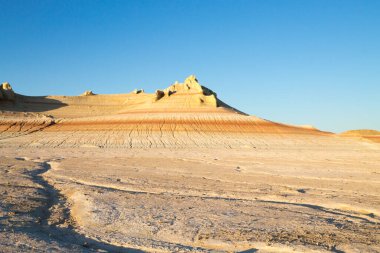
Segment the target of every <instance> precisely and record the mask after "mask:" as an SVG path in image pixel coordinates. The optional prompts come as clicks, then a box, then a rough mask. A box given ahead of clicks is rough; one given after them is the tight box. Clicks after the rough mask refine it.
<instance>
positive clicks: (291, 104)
mask: <svg viewBox="0 0 380 253" xmlns="http://www.w3.org/2000/svg"><path fill="white" fill-rule="evenodd" d="M0 10H1V13H2V18H1V21H0V34H1V39H0V56H1V61H0V81H8V82H10V83H11V84H12V85H13V88H14V89H15V91H16V92H18V93H21V94H26V95H47V94H55V95H59V94H63V95H77V94H80V93H82V92H83V91H84V90H87V89H91V90H93V91H94V92H95V93H128V92H130V91H131V90H133V89H134V88H144V89H145V90H146V91H148V92H153V91H154V90H155V89H158V88H165V87H166V86H169V85H170V84H171V83H172V82H174V81H176V80H178V81H182V80H184V79H185V78H186V76H188V75H190V74H195V75H196V76H197V77H198V79H199V81H200V83H201V84H203V85H205V86H207V87H209V88H211V89H212V90H214V91H215V92H217V93H218V96H219V98H220V99H222V100H223V101H225V102H226V103H228V104H230V105H232V106H234V107H236V108H238V109H240V110H242V111H244V112H247V113H249V114H253V115H256V116H259V117H262V118H265V119H269V120H273V121H278V122H283V123H289V124H311V125H315V126H316V127H318V128H320V129H322V130H327V131H333V132H341V131H344V130H348V129H360V128H370V129H378V130H380V1H377V0H374V1H369V0H368V1H364V0H363V1H359V0H357V1H349V0H339V1H338V0H315V1H313V0H308V1H304V0H293V1H286V0H277V1H274V0H262V1H255V0H249V1H239V0H230V1H223V0H212V1H211V0H210V1H206V0H201V1H196V0H186V1H181V0H172V1H158V0H151V1H143V0H141V1H133V0H130V1H127V0H124V1H112V0H110V1H97V0H88V1H80V0H75V1H70V0H65V1H58V0H57V1H52V0H49V1H44V0H39V1H35V0H34V1H33V0H30V1H26V0H23V1H18V0H7V1H4V0H0Z"/></svg>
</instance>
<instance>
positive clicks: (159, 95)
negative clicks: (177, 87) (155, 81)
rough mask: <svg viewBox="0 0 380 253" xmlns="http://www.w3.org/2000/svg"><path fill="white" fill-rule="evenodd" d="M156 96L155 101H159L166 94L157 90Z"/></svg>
mask: <svg viewBox="0 0 380 253" xmlns="http://www.w3.org/2000/svg"><path fill="white" fill-rule="evenodd" d="M155 95H156V97H155V100H156V101H157V100H160V99H161V98H163V97H164V96H165V92H163V91H162V90H156V93H155Z"/></svg>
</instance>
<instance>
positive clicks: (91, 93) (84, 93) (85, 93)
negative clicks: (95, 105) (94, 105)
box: [81, 90, 95, 96]
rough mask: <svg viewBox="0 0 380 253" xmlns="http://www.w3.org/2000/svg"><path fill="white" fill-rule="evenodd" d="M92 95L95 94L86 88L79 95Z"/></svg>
mask: <svg viewBox="0 0 380 253" xmlns="http://www.w3.org/2000/svg"><path fill="white" fill-rule="evenodd" d="M93 95H95V94H94V93H93V92H92V90H86V91H85V92H83V93H82V94H81V96H93Z"/></svg>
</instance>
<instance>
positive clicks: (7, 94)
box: [0, 82, 15, 101]
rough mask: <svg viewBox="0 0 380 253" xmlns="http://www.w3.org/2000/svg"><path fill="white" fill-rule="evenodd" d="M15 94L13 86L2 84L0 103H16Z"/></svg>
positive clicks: (0, 87) (6, 83)
mask: <svg viewBox="0 0 380 253" xmlns="http://www.w3.org/2000/svg"><path fill="white" fill-rule="evenodd" d="M14 100H15V93H14V91H13V89H12V86H11V85H10V84H9V83H8V82H5V83H2V84H1V86H0V101H14Z"/></svg>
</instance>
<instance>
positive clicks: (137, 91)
mask: <svg viewBox="0 0 380 253" xmlns="http://www.w3.org/2000/svg"><path fill="white" fill-rule="evenodd" d="M132 93H133V94H140V93H144V90H142V89H141V90H138V89H134V90H133V91H132Z"/></svg>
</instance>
